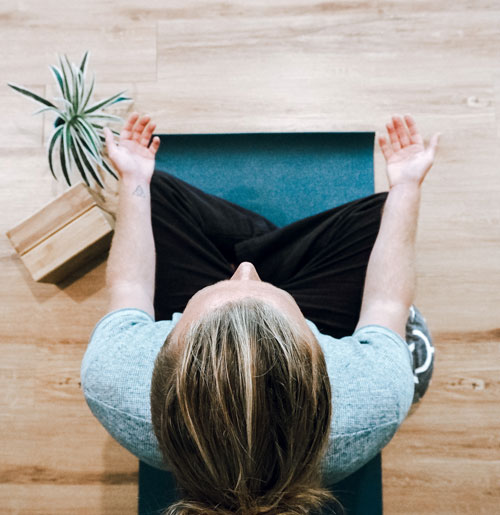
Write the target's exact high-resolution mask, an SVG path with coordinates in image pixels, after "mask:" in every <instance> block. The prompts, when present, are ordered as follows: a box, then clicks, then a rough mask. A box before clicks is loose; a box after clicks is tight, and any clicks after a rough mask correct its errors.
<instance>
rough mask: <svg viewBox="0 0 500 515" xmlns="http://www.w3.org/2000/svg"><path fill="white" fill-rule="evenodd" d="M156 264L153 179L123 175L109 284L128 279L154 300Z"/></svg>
mask: <svg viewBox="0 0 500 515" xmlns="http://www.w3.org/2000/svg"><path fill="white" fill-rule="evenodd" d="M155 267H156V254H155V246H154V239H153V229H152V226H151V196H150V186H149V183H147V182H146V181H144V180H140V179H123V178H122V179H121V180H120V184H119V200H118V210H117V214H116V224H115V232H114V236H113V241H112V243H111V250H110V252H109V257H108V264H107V269H106V284H107V286H108V288H112V287H113V286H114V285H119V284H124V283H126V284H133V285H136V286H140V287H141V288H142V289H143V291H144V293H145V294H146V295H147V296H148V297H149V298H150V299H151V301H153V298H154V285H155Z"/></svg>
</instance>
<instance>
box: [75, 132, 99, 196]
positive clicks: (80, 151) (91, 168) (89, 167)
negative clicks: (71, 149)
mask: <svg viewBox="0 0 500 515" xmlns="http://www.w3.org/2000/svg"><path fill="white" fill-rule="evenodd" d="M73 141H74V143H75V147H76V150H77V151H78V154H79V155H80V157H81V158H82V160H83V162H84V164H85V167H86V168H87V170H88V171H89V172H90V175H92V177H93V178H94V180H95V181H96V182H97V184H99V186H100V187H101V188H104V185H103V184H102V183H101V181H100V180H99V177H98V176H97V174H96V172H97V171H96V170H95V168H94V166H93V165H92V164H91V163H90V162H89V161H88V160H87V157H86V156H85V151H84V150H83V148H82V147H81V145H80V141H79V139H78V136H77V135H76V136H75V137H74V138H73ZM81 173H83V172H81ZM87 185H89V184H88V183H87Z"/></svg>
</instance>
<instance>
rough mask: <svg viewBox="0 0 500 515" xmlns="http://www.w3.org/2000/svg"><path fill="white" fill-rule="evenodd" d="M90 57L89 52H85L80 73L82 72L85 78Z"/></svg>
mask: <svg viewBox="0 0 500 515" xmlns="http://www.w3.org/2000/svg"><path fill="white" fill-rule="evenodd" d="M88 55H89V50H87V51H86V52H85V55H84V56H83V59H82V62H81V63H80V71H81V72H82V75H83V76H84V77H85V71H86V69H87V57H88Z"/></svg>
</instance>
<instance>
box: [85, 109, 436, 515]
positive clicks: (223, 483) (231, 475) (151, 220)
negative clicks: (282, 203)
mask: <svg viewBox="0 0 500 515" xmlns="http://www.w3.org/2000/svg"><path fill="white" fill-rule="evenodd" d="M405 121H406V126H405V124H404V122H403V121H402V120H401V118H399V117H394V118H393V120H392V122H391V123H389V124H387V130H388V133H389V136H390V142H387V141H386V139H385V138H383V137H380V138H379V143H380V146H381V149H382V152H383V154H384V156H385V158H386V161H387V174H388V178H389V185H390V191H389V192H388V193H387V192H384V193H379V194H374V195H371V196H369V197H366V198H363V199H358V200H355V201H353V202H349V203H347V204H345V205H343V206H339V207H336V208H333V209H331V210H328V211H326V212H324V213H320V214H318V215H314V216H312V217H309V218H306V219H304V220H300V221H298V222H295V223H293V224H290V225H288V226H286V227H283V228H278V227H276V226H274V225H273V224H272V223H271V222H269V221H268V220H266V219H264V218H262V217H261V216H259V215H257V214H256V213H252V212H250V211H248V210H246V209H243V208H241V207H239V206H236V205H234V204H231V203H229V202H226V201H225V200H223V199H219V198H217V197H214V196H212V195H208V194H206V193H204V192H202V191H200V190H198V189H197V188H194V187H192V186H190V185H189V184H187V183H185V182H183V181H181V180H179V179H177V178H175V177H173V176H171V175H169V174H166V173H162V172H158V171H157V172H155V170H154V156H155V154H156V151H157V149H158V146H159V138H158V137H155V138H153V139H152V140H151V137H152V134H153V130H154V128H155V124H153V123H150V119H149V117H142V118H139V116H138V115H137V114H136V113H134V114H133V115H131V116H130V118H129V120H128V121H127V124H126V126H125V128H124V130H123V131H122V133H121V135H120V143H119V146H117V145H115V144H114V142H113V140H112V136H111V133H110V132H109V131H107V132H106V145H107V150H108V153H109V157H110V158H111V159H112V161H113V163H114V164H115V166H116V168H117V169H118V171H119V173H120V177H121V181H120V197H119V208H118V213H117V224H116V228H115V235H114V238H113V244H112V248H111V251H110V256H109V259H108V268H107V276H106V278H107V285H108V289H109V293H110V305H109V311H110V313H109V314H108V315H106V316H105V317H104V318H103V319H101V320H100V321H99V323H98V324H97V326H96V328H95V329H94V332H93V334H92V337H91V341H90V343H89V347H88V349H87V352H86V354H85V357H84V360H83V363H82V388H83V390H84V393H85V397H86V400H87V402H88V404H89V407H90V408H91V410H92V411H93V413H94V414H95V415H96V416H97V418H98V419H99V420H100V421H101V423H102V424H103V425H104V426H105V427H106V429H107V430H108V431H109V432H110V434H111V435H112V436H113V437H114V438H115V439H116V440H118V441H119V442H120V443H121V444H122V445H123V446H125V447H126V448H127V449H129V450H130V451H131V452H133V453H134V454H135V455H136V456H138V457H139V458H140V459H142V460H143V461H145V462H146V463H149V464H150V465H153V466H157V467H159V468H170V469H172V471H173V473H174V475H175V477H176V480H177V483H178V485H179V487H180V489H181V494H182V499H181V500H180V501H179V502H177V503H176V504H174V505H173V506H171V507H170V508H169V509H168V513H171V514H174V513H175V514H191V513H192V514H194V513H199V514H201V513H214V514H215V513H218V514H223V513H241V514H243V513H245V514H257V513H273V514H275V513H276V514H278V513H282V514H283V513H290V514H292V513H294V514H298V513H309V512H310V511H311V510H315V509H317V508H319V507H320V506H321V505H322V504H323V503H324V502H325V501H327V500H331V499H332V495H331V494H330V493H329V491H328V490H327V489H326V488H325V486H326V485H328V484H331V483H334V482H336V481H339V480H340V479H342V478H343V477H345V476H347V475H349V474H351V473H352V472H354V471H355V470H357V469H358V468H360V467H361V466H362V465H363V464H365V463H366V462H367V461H369V460H370V459H371V458H373V457H374V456H375V455H376V454H377V453H378V452H379V451H380V450H381V449H382V448H383V447H384V446H385V445H386V444H387V443H388V442H389V441H390V439H391V438H392V436H393V435H394V433H395V432H396V430H397V428H398V427H399V426H400V424H401V423H402V422H403V420H404V419H405V417H406V416H407V414H408V412H409V410H410V407H411V406H412V403H413V404H415V403H416V402H417V401H418V400H419V398H420V397H421V396H422V395H423V394H424V393H425V390H426V389H427V386H428V383H429V380H430V375H431V373H432V358H433V356H432V354H433V348H432V345H431V343H430V336H429V333H428V331H427V329H426V327H425V323H424V320H423V318H422V317H421V315H420V314H419V313H418V310H416V308H415V307H414V306H412V301H413V296H414V282H415V276H414V274H415V271H414V242H415V232H416V224H417V217H418V208H419V202H420V187H421V184H422V181H423V180H424V178H425V176H426V174H427V172H428V171H429V169H430V168H431V166H432V163H433V160H434V156H435V152H436V148H437V144H438V135H435V136H434V137H433V138H432V140H431V142H430V144H429V145H428V146H427V147H425V146H424V143H423V139H422V137H421V136H420V134H419V132H418V130H417V128H416V125H415V122H414V120H413V118H412V117H411V116H407V117H405ZM382 211H383V216H382ZM155 249H156V255H155ZM155 272H156V274H155ZM155 317H156V322H155ZM405 338H406V340H407V341H405ZM414 383H416V384H417V387H416V388H415V387H414Z"/></svg>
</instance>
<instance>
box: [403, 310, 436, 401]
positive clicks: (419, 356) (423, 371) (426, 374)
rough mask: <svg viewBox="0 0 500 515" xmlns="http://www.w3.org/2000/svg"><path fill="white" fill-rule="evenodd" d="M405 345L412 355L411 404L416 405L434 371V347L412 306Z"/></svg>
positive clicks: (417, 311) (407, 323)
mask: <svg viewBox="0 0 500 515" xmlns="http://www.w3.org/2000/svg"><path fill="white" fill-rule="evenodd" d="M406 343H407V344H408V347H409V348H410V351H411V353H412V355H413V380H414V382H415V393H414V395H413V404H416V403H418V402H419V401H420V400H421V399H422V397H423V396H424V394H425V392H426V391H427V388H428V387H429V384H430V383H431V378H432V371H433V369H434V345H433V344H432V337H431V334H430V332H429V328H428V327H427V322H426V320H425V318H424V317H423V316H422V313H420V311H419V310H418V309H417V308H416V306H414V305H412V306H411V307H410V316H409V317H408V321H407V322H406Z"/></svg>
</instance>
